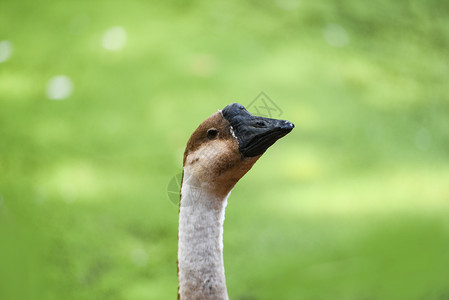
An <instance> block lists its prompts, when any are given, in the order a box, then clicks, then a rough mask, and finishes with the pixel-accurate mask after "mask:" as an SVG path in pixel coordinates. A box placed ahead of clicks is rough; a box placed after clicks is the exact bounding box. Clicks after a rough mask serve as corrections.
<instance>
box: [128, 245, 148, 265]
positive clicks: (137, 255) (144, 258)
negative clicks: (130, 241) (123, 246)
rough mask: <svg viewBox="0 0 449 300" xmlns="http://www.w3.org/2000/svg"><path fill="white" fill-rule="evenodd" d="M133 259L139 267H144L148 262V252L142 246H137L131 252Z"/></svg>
mask: <svg viewBox="0 0 449 300" xmlns="http://www.w3.org/2000/svg"><path fill="white" fill-rule="evenodd" d="M131 260H132V262H133V263H134V264H135V265H136V266H138V267H144V266H146V264H147V263H148V253H147V252H146V251H145V250H144V249H142V248H135V249H134V250H133V251H132V252H131Z"/></svg>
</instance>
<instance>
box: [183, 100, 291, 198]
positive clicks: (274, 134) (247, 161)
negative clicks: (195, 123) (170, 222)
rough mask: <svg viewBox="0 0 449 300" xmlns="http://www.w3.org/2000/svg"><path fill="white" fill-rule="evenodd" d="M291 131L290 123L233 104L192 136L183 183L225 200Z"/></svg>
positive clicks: (186, 154)
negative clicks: (256, 163)
mask: <svg viewBox="0 0 449 300" xmlns="http://www.w3.org/2000/svg"><path fill="white" fill-rule="evenodd" d="M293 128H294V125H293V123H291V122H289V121H285V120H277V119H270V118H264V117H259V116H254V115H252V114H251V113H249V112H248V111H247V110H246V109H245V107H244V106H243V105H241V104H238V103H232V104H230V105H228V106H226V107H225V108H224V109H223V110H219V111H218V112H216V113H214V114H213V115H211V116H210V117H209V118H207V119H206V120H205V121H204V122H203V123H201V124H200V126H199V127H198V128H197V129H196V130H195V131H194V132H193V134H192V135H191V137H190V139H189V141H188V143H187V147H186V150H185V153H184V182H185V183H187V184H191V185H194V186H195V187H196V188H199V189H201V190H202V191H204V190H206V191H209V192H211V193H213V194H215V195H217V196H218V197H225V196H226V195H228V194H229V192H230V191H231V190H232V188H233V187H234V185H235V184H236V183H237V182H238V181H239V180H240V178H241V177H242V176H243V175H245V173H246V172H248V171H249V170H250V169H251V167H252V166H253V165H254V163H255V162H256V161H257V160H258V159H259V158H260V157H261V156H262V155H263V153H265V151H266V150H267V149H268V148H269V147H270V146H271V145H273V144H274V143H275V142H276V141H277V140H278V139H280V138H282V137H283V136H285V135H286V134H288V133H289V132H290V131H291V130H292V129H293ZM186 176H188V178H186Z"/></svg>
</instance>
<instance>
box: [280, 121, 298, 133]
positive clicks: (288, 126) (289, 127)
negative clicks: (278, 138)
mask: <svg viewBox="0 0 449 300" xmlns="http://www.w3.org/2000/svg"><path fill="white" fill-rule="evenodd" d="M281 128H282V129H284V130H287V131H288V132H290V131H292V129H293V128H295V124H293V123H292V122H289V121H284V122H283V124H282V125H281Z"/></svg>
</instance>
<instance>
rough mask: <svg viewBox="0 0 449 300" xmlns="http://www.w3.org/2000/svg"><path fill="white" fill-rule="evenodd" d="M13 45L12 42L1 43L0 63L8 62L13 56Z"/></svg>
mask: <svg viewBox="0 0 449 300" xmlns="http://www.w3.org/2000/svg"><path fill="white" fill-rule="evenodd" d="M12 50H13V48H12V44H11V42H10V41H1V42H0V63H2V62H5V61H7V60H8V59H9V58H10V57H11V55H12Z"/></svg>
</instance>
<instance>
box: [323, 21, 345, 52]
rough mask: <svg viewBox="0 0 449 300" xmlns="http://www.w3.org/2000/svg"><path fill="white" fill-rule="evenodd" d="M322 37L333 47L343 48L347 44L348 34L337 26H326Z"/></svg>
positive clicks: (331, 24)
mask: <svg viewBox="0 0 449 300" xmlns="http://www.w3.org/2000/svg"><path fill="white" fill-rule="evenodd" d="M323 35H324V39H325V40H326V42H327V43H328V44H329V45H331V46H334V47H343V46H346V45H347V44H348V43H349V36H348V33H347V32H346V30H345V29H344V28H343V27H341V26H340V25H338V24H333V23H329V24H327V25H326V27H325V28H324V31H323Z"/></svg>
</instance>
